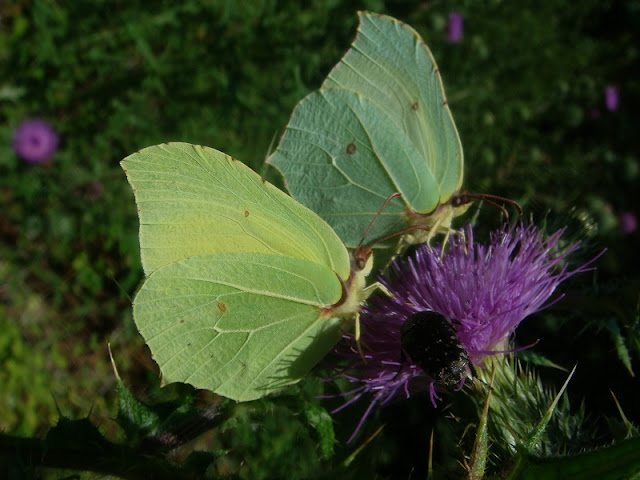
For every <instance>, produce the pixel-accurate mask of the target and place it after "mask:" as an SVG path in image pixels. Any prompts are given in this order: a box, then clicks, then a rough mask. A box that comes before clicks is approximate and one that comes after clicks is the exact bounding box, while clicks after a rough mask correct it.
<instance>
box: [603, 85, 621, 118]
mask: <svg viewBox="0 0 640 480" xmlns="http://www.w3.org/2000/svg"><path fill="white" fill-rule="evenodd" d="M604 102H605V105H606V106H607V110H609V111H610V112H615V111H616V110H618V105H619V103H620V92H619V91H618V87H617V86H616V85H607V87H606V88H605V89H604Z"/></svg>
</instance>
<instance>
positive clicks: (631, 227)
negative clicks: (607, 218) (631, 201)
mask: <svg viewBox="0 0 640 480" xmlns="http://www.w3.org/2000/svg"><path fill="white" fill-rule="evenodd" d="M618 222H619V225H620V233H621V234H622V235H631V234H632V233H633V232H635V231H636V229H637V228H638V219H637V218H636V216H635V215H634V214H633V213H632V212H622V213H620V215H619V216H618Z"/></svg>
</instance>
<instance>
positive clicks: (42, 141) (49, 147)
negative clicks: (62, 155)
mask: <svg viewBox="0 0 640 480" xmlns="http://www.w3.org/2000/svg"><path fill="white" fill-rule="evenodd" d="M58 142H59V138H58V134H57V133H56V132H55V130H54V129H53V128H52V127H51V125H49V124H48V123H47V122H45V121H44V120H40V119H26V120H23V121H22V122H21V123H20V125H18V128H16V129H15V130H14V131H13V150H14V151H15V152H16V154H17V155H18V156H19V157H20V158H22V159H23V160H25V161H26V162H29V163H45V162H47V161H48V160H49V159H50V158H51V157H52V156H53V154H54V153H55V151H56V149H57V148H58Z"/></svg>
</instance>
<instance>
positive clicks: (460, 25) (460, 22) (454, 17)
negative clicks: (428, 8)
mask: <svg viewBox="0 0 640 480" xmlns="http://www.w3.org/2000/svg"><path fill="white" fill-rule="evenodd" d="M463 32H464V17H463V16H462V14H461V13H458V12H451V13H450V14H449V22H448V23H447V40H448V41H449V43H458V42H459V41H460V40H462V33H463Z"/></svg>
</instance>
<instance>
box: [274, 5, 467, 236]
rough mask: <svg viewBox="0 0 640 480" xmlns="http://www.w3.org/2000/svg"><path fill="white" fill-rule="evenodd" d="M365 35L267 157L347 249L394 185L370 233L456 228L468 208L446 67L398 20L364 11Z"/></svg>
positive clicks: (295, 115) (419, 233)
mask: <svg viewBox="0 0 640 480" xmlns="http://www.w3.org/2000/svg"><path fill="white" fill-rule="evenodd" d="M359 15H360V26H359V27H358V34H357V36H356V38H355V40H354V42H353V44H352V46H351V48H350V49H349V51H348V52H347V53H346V54H345V56H344V57H343V58H342V60H340V62H339V63H338V64H337V65H336V66H335V67H334V68H333V70H332V71H331V73H330V74H329V76H328V77H327V78H326V80H325V81H324V83H323V84H322V87H321V89H320V90H319V91H317V92H314V93H312V94H310V95H309V96H307V97H306V98H304V99H303V100H302V101H301V102H300V103H299V104H298V105H297V106H296V108H295V110H294V111H293V114H292V116H291V119H290V121H289V124H288V125H287V129H286V131H285V133H284V135H283V137H282V139H281V141H280V144H279V146H278V148H277V150H276V152H275V153H274V154H273V155H272V156H271V157H270V158H269V159H268V160H267V161H268V162H269V163H271V164H273V165H274V166H275V167H276V168H277V169H278V170H280V172H281V173H282V174H283V175H284V177H285V184H286V187H287V188H288V190H289V192H290V193H291V195H292V196H293V197H294V198H295V199H296V200H298V201H299V202H301V203H302V204H304V205H306V206H307V207H309V208H310V209H311V210H313V211H314V212H316V213H318V214H319V215H320V216H321V217H322V218H324V219H325V220H326V221H327V222H328V223H329V224H330V225H331V226H332V227H333V228H334V230H335V231H336V233H337V234H338V235H339V236H340V238H341V239H342V240H343V241H344V243H345V244H346V245H347V246H348V247H354V246H356V245H357V244H358V241H359V235H358V232H362V231H364V229H365V228H366V226H367V225H368V224H369V223H370V222H371V220H372V218H373V217H374V216H375V215H376V213H377V212H378V207H379V205H380V204H381V203H382V201H384V199H386V198H388V197H389V196H390V195H391V194H392V193H394V192H400V193H401V194H402V197H401V198H398V199H396V200H394V201H392V202H390V204H389V206H388V208H387V209H386V210H385V211H384V213H383V214H382V215H381V217H380V219H378V220H377V221H376V223H375V225H374V226H373V228H372V231H371V237H372V238H374V239H379V238H382V237H386V236H387V235H389V234H390V233H392V232H398V231H402V230H404V229H407V228H410V227H412V226H416V225H423V226H426V227H429V228H430V230H413V231H411V233H408V234H407V235H405V237H404V241H405V242H406V243H409V244H411V243H423V242H427V241H429V240H430V239H431V238H432V237H433V235H435V234H437V233H445V234H446V235H448V234H449V233H450V232H451V221H452V219H453V218H454V217H455V216H457V215H460V214H461V213H463V212H464V211H466V210H467V208H468V207H469V205H470V198H469V197H470V196H469V195H467V194H462V195H458V192H459V190H460V187H461V185H462V177H463V163H464V161H463V153H462V145H461V143H460V138H459V137H458V132H457V130H456V126H455V124H454V122H453V118H452V116H451V112H450V111H449V106H448V104H447V100H446V97H445V94H444V88H443V86H442V81H441V79H440V73H439V71H438V67H437V66H436V62H435V60H434V59H433V56H432V55H431V52H430V51H429V49H428V48H427V46H426V45H425V43H424V42H423V40H422V39H421V38H420V36H419V35H418V34H417V33H416V32H415V31H414V30H413V29H412V28H411V27H409V26H408V25H405V24H403V23H401V22H399V21H398V20H396V19H394V18H391V17H388V16H384V15H377V14H372V13H363V12H360V13H359Z"/></svg>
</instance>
